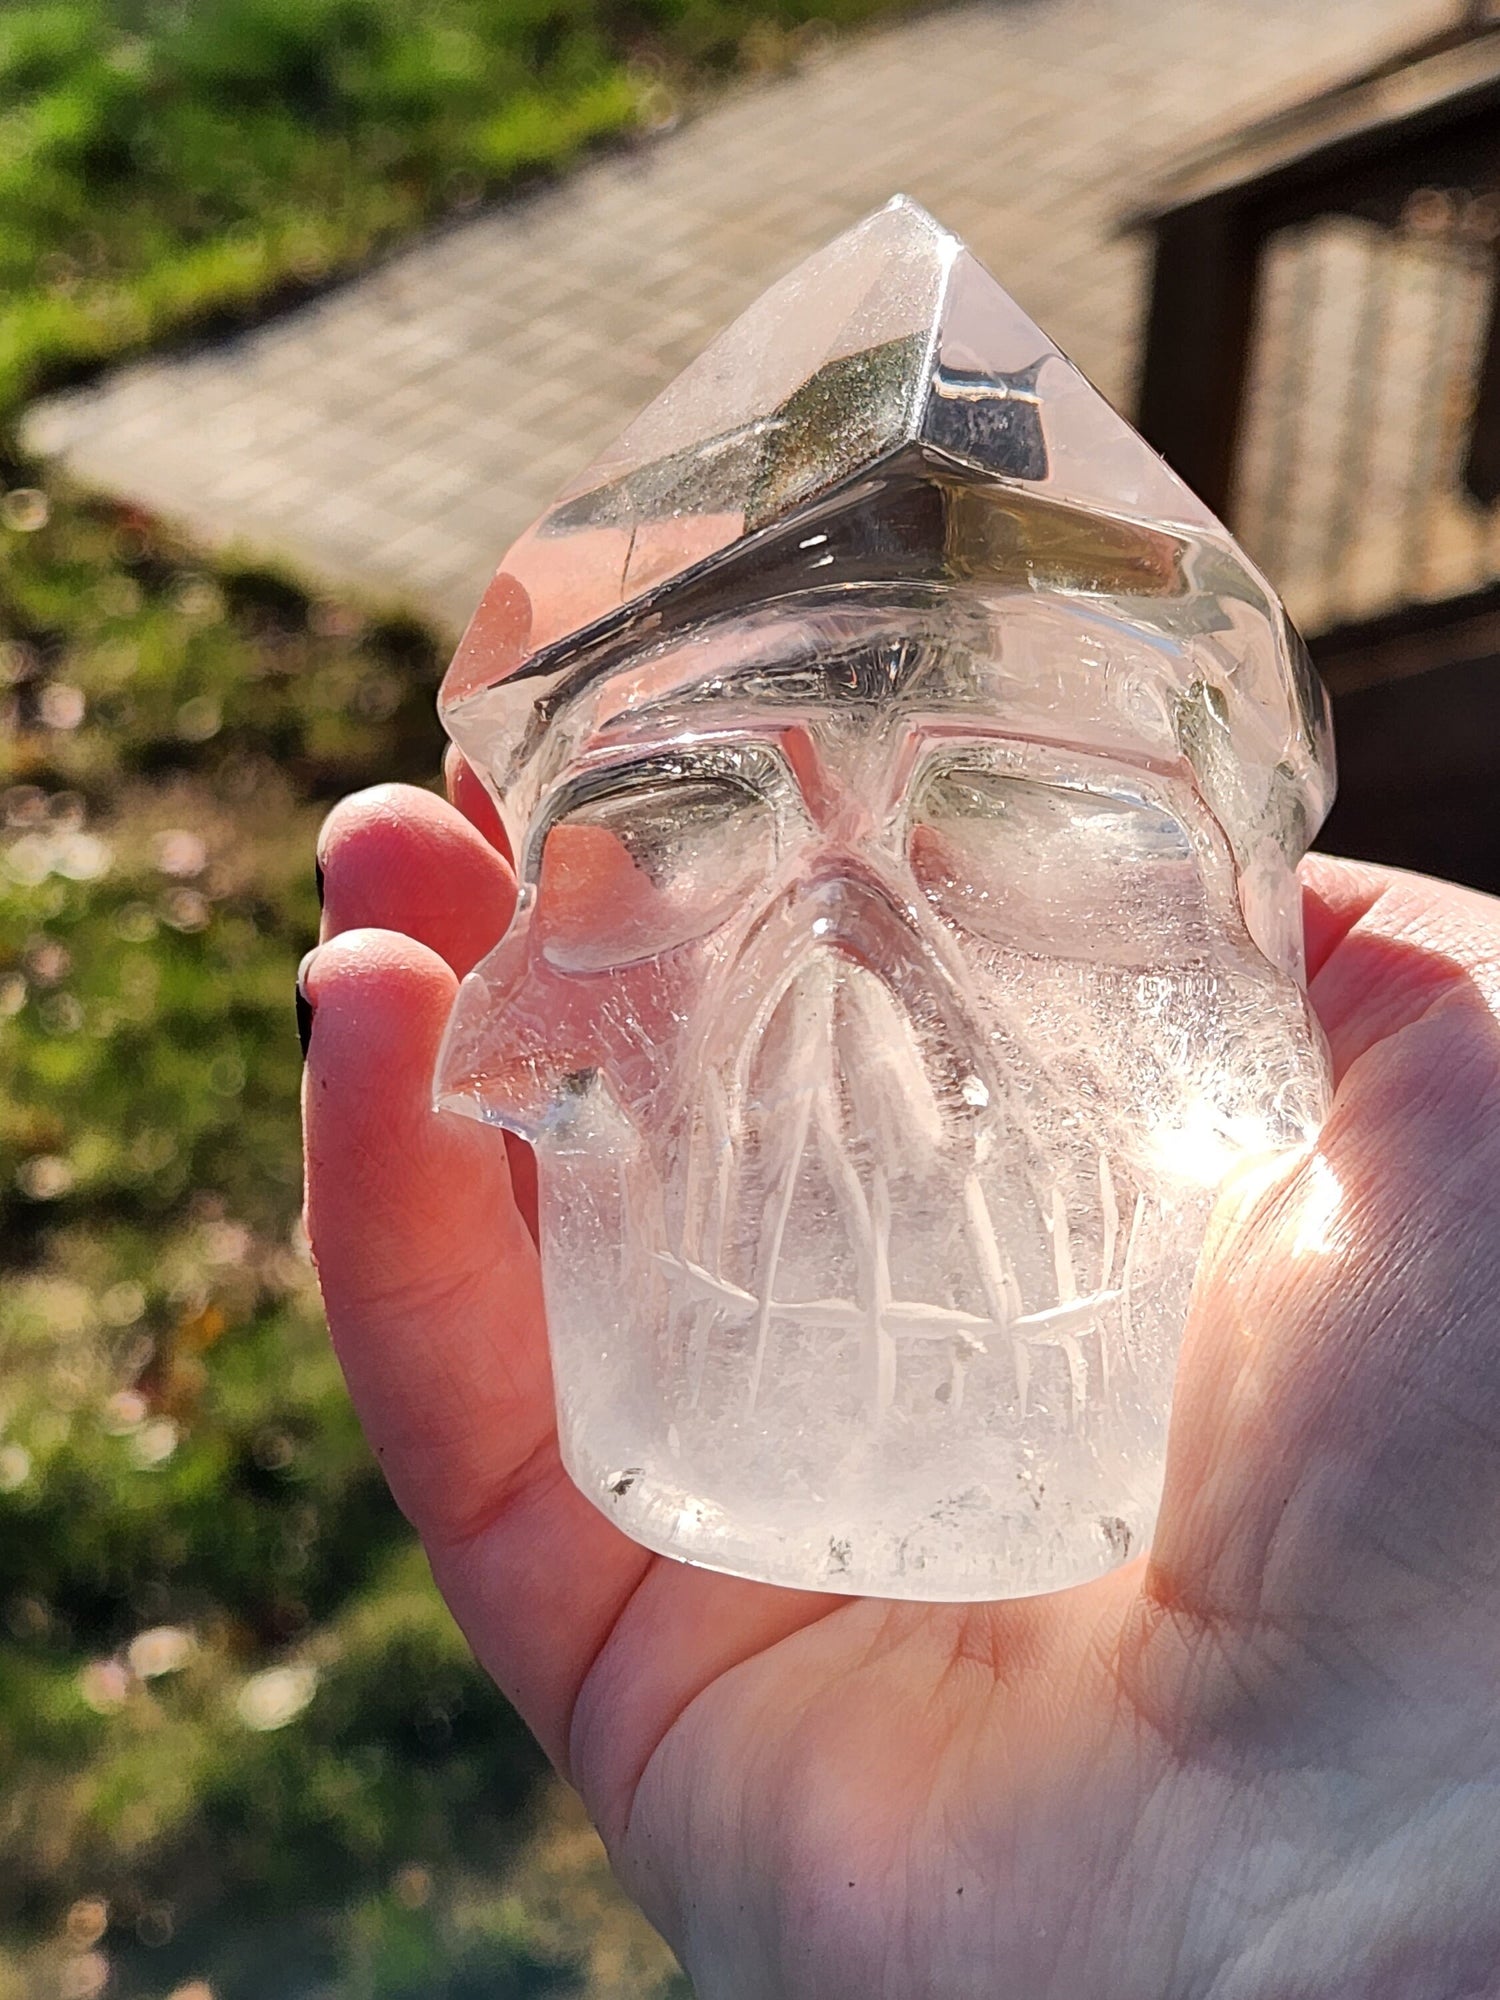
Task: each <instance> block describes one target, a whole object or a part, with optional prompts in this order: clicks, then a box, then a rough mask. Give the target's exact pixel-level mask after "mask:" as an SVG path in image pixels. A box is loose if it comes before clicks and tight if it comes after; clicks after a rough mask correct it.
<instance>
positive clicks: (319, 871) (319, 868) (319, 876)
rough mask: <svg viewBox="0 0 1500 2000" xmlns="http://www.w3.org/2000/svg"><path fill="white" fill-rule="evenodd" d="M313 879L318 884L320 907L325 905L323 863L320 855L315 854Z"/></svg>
mask: <svg viewBox="0 0 1500 2000" xmlns="http://www.w3.org/2000/svg"><path fill="white" fill-rule="evenodd" d="M313 880H314V881H315V882H316V883H317V885H318V908H319V909H320V910H321V909H322V907H323V863H322V860H321V858H320V857H319V856H318V855H316V854H315V855H314V856H313Z"/></svg>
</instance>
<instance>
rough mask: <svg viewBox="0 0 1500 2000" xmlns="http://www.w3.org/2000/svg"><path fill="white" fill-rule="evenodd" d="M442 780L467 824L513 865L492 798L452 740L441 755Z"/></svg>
mask: <svg viewBox="0 0 1500 2000" xmlns="http://www.w3.org/2000/svg"><path fill="white" fill-rule="evenodd" d="M443 783H444V784H445V786H446V787H447V791H448V797H449V799H450V800H451V801H452V803H453V804H454V805H455V806H456V807H457V808H458V810H459V811H460V812H461V813H462V814H463V816H464V818H465V819H466V820H468V822H469V824H470V825H471V826H473V827H474V828H476V829H477V831H478V832H480V833H482V834H483V835H484V837H485V839H486V840H487V841H488V842H489V844H490V846H491V847H493V848H494V849H495V851H496V853H497V854H503V855H504V857H505V859H506V860H507V861H509V862H511V863H512V864H514V861H515V856H514V855H513V854H512V853H511V849H510V837H509V835H508V834H507V833H506V831H505V828H504V826H503V824H502V823H501V819H500V815H499V813H498V812H496V810H495V801H494V800H493V799H492V798H491V797H490V795H489V793H488V792H487V791H486V790H485V788H484V784H483V781H482V780H481V778H480V776H479V774H478V772H477V771H476V770H475V769H474V767H473V765H472V764H470V763H469V761H468V759H467V758H466V757H465V756H464V754H463V752H462V751H461V750H460V749H459V747H458V745H457V744H456V743H451V744H449V746H448V750H447V753H446V755H445V756H444V758H443Z"/></svg>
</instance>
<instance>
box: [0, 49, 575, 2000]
mask: <svg viewBox="0 0 1500 2000" xmlns="http://www.w3.org/2000/svg"><path fill="white" fill-rule="evenodd" d="M12 60H14V50H12ZM20 496H21V497H20V502H19V503H18V502H17V497H16V488H15V487H14V486H12V491H11V496H10V500H9V502H8V503H7V509H8V511H7V512H6V513H5V515H4V518H7V519H10V520H13V521H22V522H24V523H25V524H26V529H25V530H22V529H18V528H15V527H10V528H0V633H3V635H4V637H3V641H0V675H3V684H4V685H3V701H4V706H5V709H6V714H5V717H4V724H5V726H4V728H3V731H0V735H3V746H4V747H3V751H0V758H3V764H0V820H3V829H0V1243H3V1245H4V1261H5V1270H4V1274H3V1282H0V1852H3V1853H4V1855H5V1860H6V1865H5V1868H4V1869H3V1870H0V1994H6V1995H7V1996H8V1994H9V1992H11V1991H14V1992H15V1993H17V1994H20V1993H32V1992H50V1991H59V1990H61V1991H77V1992H80V1993H81V1992H83V1991H84V1990H86V1989H87V1988H88V1978H89V1976H90V1966H91V1964H92V1961H91V1959H90V1956H89V1954H90V1953H91V1952H100V1953H102V1954H103V1955H104V1957H105V1958H107V1960H108V1962H109V1966H110V1991H111V1993H113V1994H118V1995H121V1996H134V1995H148V1994H165V1993H167V1992H169V1991H171V1990H172V1989H173V1988H174V1987H176V1986H177V1985H179V1984H182V1983H185V1982H188V1981H190V1980H191V1979H192V1978H194V1977H203V1976H208V1977H210V1978H211V1980H212V1990H213V1992H214V1994H215V1996H216V2000H239V1996H244V2000H252V1997H253V2000H260V1996H263V1995H264V1994H266V1993H267V1992H276V1993H285V1994H288V1995H291V1994H304V1993H306V1994H309V1995H311V1994H313V1993H318V1994H324V1995H328V1996H339V2000H344V1997H345V1996H347V2000H377V1996H379V2000H405V1996H408V1995H410V1996H413V2000H414V1996H416V1995H418V1994H420V1995H423V1996H445V1995H446V1996H452V2000H457V1996H461V1995H465V1996H466V1995H470V1994H474V1995H478V1994H480V1993H484V1994H486V1995H490V1996H502V2000H503V1996H505V1995H509V1994H521V1993H528V1994H532V1993H542V1992H553V1991H557V1992H562V1991H576V1990H577V1980H576V1977H575V1976H574V1974H573V1973H572V1972H570V1971H569V1970H568V1967H567V1964H566V1963H564V1962H561V1961H559V1959H558V1957H557V1955H556V1953H555V1952H550V1951H545V1950H542V1949H539V1948H538V1947H537V1946H536V1945H535V1944H534V1943H533V1942H532V1941H531V1939H530V1937H529V1934H528V1931H527V1928H526V1925H525V1923H524V1921H517V1919H516V1913H515V1911H514V1910H513V1909H510V1908H509V1907H508V1906H507V1908H506V1909H505V1910H504V1911H503V1912H502V1914H503V1916H504V1920H503V1921H502V1920H501V1916H498V1915H497V1914H496V1912H497V1899H496V1897H495V1895H494V1893H493V1891H492V1889H491V1890H490V1891H489V1893H483V1891H484V1889H485V1888H486V1886H487V1885H490V1884H492V1883H493V1881H494V1879H495V1873H496V1871H497V1870H500V1869H502V1868H503V1866H504V1865H505V1862H506V1857H507V1856H508V1855H510V1854H512V1853H513V1852H514V1850H515V1847H516V1843H517V1841H518V1840H520V1839H522V1838H523V1837H524V1836H525V1833H526V1829H527V1826H528V1821H529V1806H528V1801H529V1800H530V1799H531V1797H532V1794H533V1789H534V1787H535V1785H536V1783H537V1780H538V1778H539V1775H540V1772H541V1759H540V1756H539V1753H538V1752H537V1751H536V1749H535V1748H534V1746H533V1745H532V1744H531V1742H530V1740H529V1738H528V1737H527V1736H526V1734H525V1732H524V1731H523V1730H522V1729H521V1727H520V1725H519V1724H518V1723H517V1722H516V1720H515V1718H514V1716H513V1715H512V1713H511V1711H510V1710H509V1709H508V1708H507V1706H506V1705H505V1703H504V1702H503V1701H502V1700H501V1699H500V1697H499V1696H498V1695H497V1694H496V1693H495V1691H494V1689H493V1688H492V1687H491V1685H490V1684H489V1682H488V1681H487V1680H486V1678H485V1677H484V1676H483V1675H482V1674H481V1673H480V1672H479V1670H478V1669H477V1668H476V1667H475V1666H474V1664H473V1663H472V1661H471V1660H470V1658H469V1655H468V1652H467V1649H466V1647H465V1646H464V1644H463V1642H462V1640H461V1639H460V1637H459V1635H458V1633H457V1632H456V1630H455V1629H454V1628H453V1626H452V1624H451V1621H450V1620H449V1619H448V1617H447V1615H446V1613H445V1612H444V1611H443V1610H442V1609H441V1607H440V1605H439V1604H438V1602H437V1599H436V1597H435V1594H434V1593H433V1591H432V1588H431V1585H430V1582H429V1581H428V1579H427V1577H426V1573H425V1569H424V1567H423V1565H422V1564H421V1562H420V1559H419V1557H418V1556H417V1554H416V1552H415V1550H414V1548H413V1546H412V1543H411V1538H410V1535H409V1532H408V1531H407V1529H406V1527H405V1524H404V1523H403V1522H402V1521H401V1520H400V1518H399V1516H398V1515H397V1513H396V1511H395V1509H394V1507H393V1506H392V1504H391V1502H390V1501H389V1499H388V1497H387V1496H386V1494H385V1491H384V1488H383V1486H382V1484H381V1481H380V1479H379V1477H378V1474H377V1473H376V1471H375V1468H374V1466H373V1463H372V1461H371V1460H370V1458H369V1455H368V1453H367V1452H366V1450H365V1448H364V1446H363V1444H362V1442H361V1440H360V1438H359V1436H358V1433H357V1430H356V1427H355V1424H354V1420H353V1418H352V1415H351V1414H350V1411H349V1407H348V1403H347V1399H346V1397H345V1395H344V1392H343V1389H342V1385H341V1383H340V1381H339V1378H338V1372H337V1369H336V1366H335V1364H334V1362H333V1360H332V1357H331V1355H330V1352H329V1349H328V1345H327V1339H326V1335H325V1333H324V1331H323V1329H322V1325H321V1317H320V1314H319V1311H318V1306H317V1300H316V1294H315V1289H314V1287H313V1284H312V1281H311V1274H310V1272H309V1270H308V1266H307V1262H306V1258H305V1253H304V1251H303V1249H302V1246H301V1241H300V1237H299V1235H298V1232H297V1221H296V1217H297V1209H298V1197H299V1172H300V1168H299V1160H298V1146H297V1130H296V1098H297V1087H298V1076H299V1068H300V1065H299V1058H298V1051H297V1045H296V1040H295V1035H294V1033H293V1026H292V1010H291V1004H290V1003H291V975H292V969H293V967H294V966H295V963H296V960H297V958H298V956H299V954H300V953H301V952H302V951H303V950H304V949H305V948H306V946H307V944H308V943H309V942H310V940H311V938H312V937H313V935H314V934H315V928H316V922H317V913H316V904H315V898H314V893H313V884H312V879H311V855H312V850H313V841H314V836H315V831H316V826H317V822H318V819H319V816H320V814H321V811H322V809H323V807H324V806H325V805H326V803H327V802H328V801H330V800H331V799H332V798H333V797H335V796H336V795H337V794H339V793H340V792H342V791H344V790H345V789H347V788H348V787H350V786H352V785H358V784H360V783H363V782H368V781H370V780H372V779H374V778H376V777H381V778H388V777H398V776H408V777H424V778H425V777H426V776H427V775H428V774H429V773H430V772H431V771H432V770H433V769H434V768H435V767H436V761H437V754H438V741H437V728H436V724H435V721H434V719H433V713H432V691H433V687H434V684H435V681H436V677H437V673H438V668H439V659H438V656H437V655H436V653H435V651H434V649H433V645H432V642H431V641H430V640H429V639H428V638H427V637H426V636H425V635H424V634H423V633H421V632H419V631H417V630H415V629H411V628H407V627H402V626H398V625H394V624H391V623H373V622H364V621H362V620H361V619H360V618H359V617H358V616H357V615H356V614H354V613H352V612H350V611H348V610H347V609H345V608H343V607H340V606H337V605H333V604H326V603H325V604H316V603H309V602H308V601H307V600H306V599H304V598H303V597H302V596H301V595H300V594H299V593H298V592H296V591H294V590H292V589H290V588H288V587H287V586H286V585H284V584H282V583H281V582H279V581H278V580H277V579H275V578H274V577H268V576H262V575H256V574H252V573H245V572H233V571H221V572H219V573H218V574H211V573H209V572H208V571H207V570H206V569H205V568H204V567H203V566H202V564H201V563H199V562H196V561H194V560H192V559H191V558H190V557H188V556H187V555H185V554H184V553H183V552H181V551H176V550H173V549H171V548H169V547H167V546H165V545H164V544H163V543H162V542H161V541H160V540H159V539H158V538H156V537H155V536H154V535H153V534H152V533H151V532H149V531H148V530H147V529H146V528H145V527H144V526H143V525H142V524H141V523H139V522H137V521H134V520H132V519H130V518H128V517H124V516H121V515H120V514H118V513H116V512H113V511H111V510H108V509H105V508H100V507H92V506H81V505H77V504H73V503H70V502H68V501H67V500H66V499H60V498H57V497H54V498H53V500H52V502H51V504H50V519H48V520H46V521H45V523H44V524H43V525H40V526H37V525H35V524H36V523H37V522H38V521H39V520H40V518H41V516H42V514H43V513H44V512H47V511H48V503H47V502H46V501H44V500H42V499H41V497H40V496H39V495H37V496H32V497H29V498H28V494H27V489H25V488H21V489H20ZM96 1933H97V1935H96ZM59 1981H61V1982H62V1984H61V1986H59V1983H58V1982H59ZM69 1981H72V1982H73V1984H72V1985H70V1984H69V1983H68V1982H69ZM88 1990H91V1989H88Z"/></svg>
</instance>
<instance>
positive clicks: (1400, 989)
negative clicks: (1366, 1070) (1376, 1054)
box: [1303, 855, 1500, 1077]
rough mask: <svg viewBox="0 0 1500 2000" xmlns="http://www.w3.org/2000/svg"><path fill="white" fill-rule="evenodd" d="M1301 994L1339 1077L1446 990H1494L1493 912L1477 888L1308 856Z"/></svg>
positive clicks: (1496, 928) (1496, 914)
mask: <svg viewBox="0 0 1500 2000" xmlns="http://www.w3.org/2000/svg"><path fill="white" fill-rule="evenodd" d="M1303 881H1304V884H1305V887H1306V889H1307V892H1308V893H1307V894H1306V895H1305V897H1304V910H1305V912H1306V913H1307V921H1308V942H1309V955H1308V966H1309V972H1310V974H1311V980H1310V984H1309V987H1308V995H1309V998H1310V999H1311V1000H1312V1003H1313V1006H1314V1008H1315V1009H1316V1011H1317V1014H1318V1017H1319V1019H1320V1020H1321V1021H1322V1023H1323V1027H1324V1030H1325V1032H1326V1033H1327V1035H1328V1040H1329V1046H1330V1049H1331V1051H1332V1055H1333V1063H1334V1074H1335V1076H1336V1077H1341V1076H1342V1075H1343V1073H1344V1071H1345V1070H1346V1069H1347V1068H1348V1066H1349V1065H1350V1063H1352V1062H1353V1061H1354V1060H1355V1059H1356V1058H1357V1057H1358V1056H1359V1055H1361V1054H1362V1053H1363V1052H1364V1051H1365V1050H1367V1049H1369V1048H1371V1047H1373V1046H1374V1045H1375V1043H1377V1042H1379V1041H1382V1040H1384V1039H1385V1038H1386V1037H1388V1036H1390V1035H1392V1034H1395V1033H1396V1032H1397V1031H1398V1030H1399V1029H1401V1028H1402V1027H1404V1026H1406V1025H1408V1024H1409V1023H1411V1022H1413V1021H1415V1020H1417V1019H1419V1018H1420V1017H1421V1015H1422V1014H1423V1013H1425V1012H1426V1011H1427V1009H1428V1008H1429V1007H1430V1006H1431V1005H1432V1004H1433V1003H1434V1001H1435V1000H1436V999H1438V998H1439V997H1440V996H1441V995H1442V994H1443V993H1444V992H1445V991H1447V990H1450V989H1452V988H1455V987H1458V986H1465V985H1467V984H1469V983H1471V982H1473V981H1476V980H1477V981H1478V982H1479V983H1480V985H1481V986H1482V987H1484V989H1485V990H1486V991H1487V992H1490V993H1493V992H1494V991H1495V990H1496V965H1497V958H1500V945H1497V942H1496V940H1497V937H1500V904H1497V902H1496V900H1495V899H1494V898H1493V897H1491V896H1485V895H1481V894H1480V893H1479V891H1478V890H1475V889H1462V888H1459V887H1457V886H1456V885H1454V884H1453V883H1451V882H1436V881H1433V880H1432V879H1431V878H1430V877H1428V876H1425V875H1411V874H1407V873H1405V872H1404V871H1403V870H1401V869H1397V868H1377V867H1374V866H1372V865H1370V864H1367V863H1364V862H1352V861H1339V860H1334V859H1332V858H1331V857H1328V856H1323V855H1310V856H1309V857H1308V859H1307V861H1306V862H1305V863H1304V865H1303Z"/></svg>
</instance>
